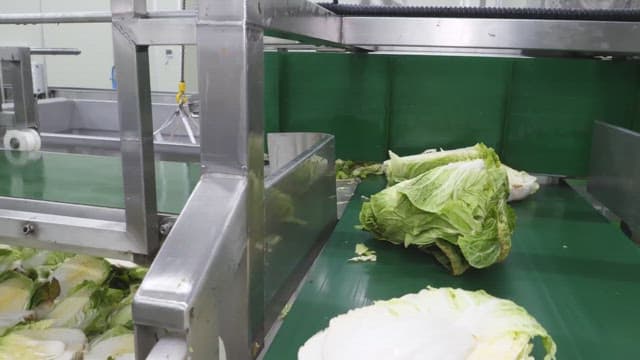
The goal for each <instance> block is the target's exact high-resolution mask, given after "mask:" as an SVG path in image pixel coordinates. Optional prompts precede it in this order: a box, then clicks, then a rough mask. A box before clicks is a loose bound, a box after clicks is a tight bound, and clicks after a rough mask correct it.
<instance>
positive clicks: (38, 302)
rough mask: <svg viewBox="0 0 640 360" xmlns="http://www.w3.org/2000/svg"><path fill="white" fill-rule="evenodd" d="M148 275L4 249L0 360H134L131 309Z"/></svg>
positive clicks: (85, 259)
mask: <svg viewBox="0 0 640 360" xmlns="http://www.w3.org/2000/svg"><path fill="white" fill-rule="evenodd" d="M145 274H146V269H144V268H140V267H128V268H125V267H118V266H114V265H111V264H110V263H109V262H107V261H106V260H105V259H101V258H95V257H91V256H85V255H73V254H66V253H61V252H53V251H43V250H34V249H27V248H15V247H7V246H3V247H1V248H0V359H33V360H38V359H47V360H54V359H55V360H63V359H69V360H71V359H85V360H98V359H99V360H105V359H114V360H125V359H134V358H135V355H134V342H133V321H132V318H131V303H132V300H133V296H134V294H135V291H136V289H137V287H138V285H139V284H140V282H141V281H142V278H143V277H144V275H145ZM7 356H8V357H7Z"/></svg>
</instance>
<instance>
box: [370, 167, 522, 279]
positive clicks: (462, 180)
mask: <svg viewBox="0 0 640 360" xmlns="http://www.w3.org/2000/svg"><path fill="white" fill-rule="evenodd" d="M508 195H509V185H508V180H507V175H506V172H505V170H504V169H503V168H502V167H501V166H500V163H499V162H498V161H497V160H496V159H495V158H493V157H488V158H485V159H476V160H468V161H459V162H454V163H450V164H447V165H443V166H439V167H436V168H434V169H431V170H429V171H427V172H425V173H423V174H422V175H419V176H417V177H415V178H412V179H410V180H406V181H403V182H401V183H398V184H396V185H394V186H391V187H388V188H386V189H384V190H383V191H381V192H379V193H377V194H375V195H373V196H372V197H371V198H370V200H369V201H368V202H365V203H364V204H363V206H362V210H361V212H360V224H361V228H362V229H364V230H367V231H370V232H371V233H373V234H374V236H375V237H376V238H377V239H380V240H386V241H389V242H392V243H394V244H398V245H403V246H405V247H408V246H412V245H413V246H418V247H419V248H421V249H422V250H425V251H427V252H429V253H432V254H433V255H434V256H435V257H436V259H437V260H438V261H440V262H441V263H442V264H443V265H445V267H447V268H448V269H450V270H451V271H452V272H453V273H454V274H455V275H459V274H461V273H462V272H464V271H465V270H466V268H467V267H468V266H472V267H475V268H485V267H488V266H490V265H492V264H494V263H496V262H498V261H501V260H503V259H504V258H505V257H506V256H507V255H508V253H509V251H510V249H511V234H512V232H513V228H514V226H515V215H514V213H513V210H512V209H511V208H510V207H509V205H508V204H507V197H508Z"/></svg>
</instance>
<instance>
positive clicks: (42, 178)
mask: <svg viewBox="0 0 640 360" xmlns="http://www.w3.org/2000/svg"><path fill="white" fill-rule="evenodd" d="M16 156H20V158H16ZM120 164H121V163H120V158H119V157H114V156H92V155H75V154H59V153H47V152H42V153H32V154H29V155H27V153H14V152H11V151H0V179H2V181H0V196H9V197H21V198H28V199H35V200H46V201H57V202H66V203H73V204H83V205H95V206H106V207H114V208H121V207H123V206H124V191H123V188H122V167H121V165H120ZM199 179H200V168H199V165H198V164H196V163H177V162H164V161H163V162H159V161H158V162H156V193H157V200H158V210H159V211H161V212H166V213H174V214H175V213H179V212H180V211H181V210H182V208H183V206H184V204H185V203H186V201H187V199H188V198H189V195H190V194H191V191H192V190H193V188H194V187H195V185H196V183H197V181H198V180H199Z"/></svg>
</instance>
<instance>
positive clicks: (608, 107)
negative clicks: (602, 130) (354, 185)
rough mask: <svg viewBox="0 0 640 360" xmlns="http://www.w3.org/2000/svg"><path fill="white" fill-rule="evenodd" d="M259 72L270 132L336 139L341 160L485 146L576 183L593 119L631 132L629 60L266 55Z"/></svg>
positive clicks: (634, 78) (635, 84) (634, 96)
mask: <svg viewBox="0 0 640 360" xmlns="http://www.w3.org/2000/svg"><path fill="white" fill-rule="evenodd" d="M265 64H266V69H267V75H266V91H267V94H266V100H265V101H266V104H267V110H266V114H267V116H266V117H267V120H266V123H267V128H268V129H269V130H274V129H280V130H282V131H319V132H328V133H332V134H335V135H336V144H337V156H338V157H340V158H346V159H353V160H371V161H381V160H384V159H386V156H387V155H386V152H387V150H388V149H392V150H394V151H396V152H398V153H400V154H409V153H416V152H421V151H423V150H424V149H426V148H434V147H442V148H451V147H459V146H466V145H471V144H473V143H475V142H478V141H483V142H485V143H487V145H490V146H494V147H496V150H498V152H499V153H500V155H501V156H502V158H503V160H505V162H507V163H509V164H510V165H513V166H515V167H518V168H522V169H525V170H529V171H535V172H543V173H554V174H565V175H573V176H584V175H586V174H587V167H588V156H589V148H590V141H591V140H590V139H591V127H592V124H593V121H595V120H602V121H606V122H610V123H614V124H617V125H620V126H623V127H628V128H636V129H638V128H639V127H640V112H639V107H638V104H639V103H640V102H639V100H640V99H639V97H638V95H639V91H638V90H639V89H640V86H639V85H640V81H639V75H640V74H639V71H638V65H637V64H636V63H634V62H617V61H597V60H581V59H506V58H485V57H446V56H391V55H366V54H318V53H315V54H313V53H311V54H310V53H269V54H267V55H266V61H265ZM276 95H279V97H278V98H277V99H279V100H278V101H277V104H276V101H275V100H274V98H275V97H276ZM276 106H277V108H276ZM638 130H640V129H638Z"/></svg>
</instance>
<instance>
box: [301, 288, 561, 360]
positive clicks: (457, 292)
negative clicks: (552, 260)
mask: <svg viewBox="0 0 640 360" xmlns="http://www.w3.org/2000/svg"><path fill="white" fill-rule="evenodd" d="M535 337H540V338H541V339H542V344H543V347H544V351H545V353H546V355H545V356H544V360H553V359H555V356H556V344H555V343H554V341H553V339H552V338H551V336H550V335H549V334H548V333H547V331H546V330H545V329H544V328H543V327H542V326H541V325H540V323H538V322H537V321H536V319H535V318H534V317H532V316H531V315H530V314H529V313H527V311H526V310H525V309H524V308H522V307H520V306H518V305H516V304H515V303H513V302H512V301H509V300H505V299H499V298H496V297H493V296H491V295H489V294H487V293H486V292H484V291H482V290H480V291H465V290H461V289H452V288H441V289H434V288H429V289H426V290H422V291H420V292H419V293H417V294H408V295H405V296H402V297H400V298H396V299H391V300H387V301H378V302H375V303H374V304H373V305H370V306H366V307H362V308H359V309H355V310H351V311H349V312H347V313H346V314H343V315H339V316H337V317H335V318H333V319H331V321H330V322H329V326H328V327H327V328H326V329H325V330H323V331H321V332H319V333H318V334H316V335H314V336H313V337H312V338H310V339H309V340H308V341H307V342H306V343H305V344H304V345H303V346H302V347H301V348H300V350H299V352H298V360H347V359H368V360H377V359H380V360H382V359H384V360H409V359H439V360H459V359H467V360H495V359H502V360H529V359H532V357H531V353H532V350H533V339H534V338H535ZM372 339H375V341H371V340H372Z"/></svg>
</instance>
